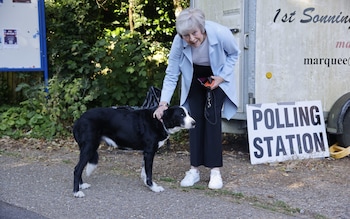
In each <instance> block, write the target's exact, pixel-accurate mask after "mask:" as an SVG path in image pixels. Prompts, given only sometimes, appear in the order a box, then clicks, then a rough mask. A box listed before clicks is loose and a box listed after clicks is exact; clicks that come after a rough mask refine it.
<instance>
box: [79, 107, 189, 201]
mask: <svg viewBox="0 0 350 219" xmlns="http://www.w3.org/2000/svg"><path fill="white" fill-rule="evenodd" d="M155 109H156V108H153V109H133V108H131V107H116V108H94V109H91V110H88V111H87V112H85V113H84V114H83V115H82V116H81V117H80V118H79V119H78V120H77V121H76V122H75V124H74V128H73V134H74V138H75V140H76V142H77V143H78V145H79V148H80V158H79V162H78V164H77V165H76V166H75V169H74V188H73V193H74V196H75V197H84V193H83V192H82V191H80V190H79V189H86V188H89V187H90V185H89V184H87V183H83V180H82V172H83V169H84V168H85V166H86V175H87V176H89V175H90V174H91V173H92V171H93V170H94V169H95V168H96V166H97V162H98V153H97V149H98V147H99V145H100V142H101V141H105V142H106V143H107V144H108V145H110V146H114V147H118V148H131V149H135V150H143V156H144V165H143V167H142V171H141V178H142V180H143V182H144V183H145V185H146V186H148V187H149V188H150V189H151V190H152V191H154V192H161V191H164V189H163V187H161V186H158V185H157V184H156V183H155V182H153V181H152V167H153V158H154V156H155V153H156V152H157V150H158V148H159V147H161V146H162V145H163V144H164V142H165V141H166V140H167V139H168V138H169V135H170V134H173V133H175V132H177V131H179V130H181V129H190V128H194V126H195V121H194V119H193V118H192V117H191V116H190V115H189V114H188V111H187V110H186V109H185V108H184V107H181V106H172V107H169V108H168V109H167V110H165V111H164V115H163V117H162V121H159V120H158V119H157V118H153V113H154V111H155Z"/></svg>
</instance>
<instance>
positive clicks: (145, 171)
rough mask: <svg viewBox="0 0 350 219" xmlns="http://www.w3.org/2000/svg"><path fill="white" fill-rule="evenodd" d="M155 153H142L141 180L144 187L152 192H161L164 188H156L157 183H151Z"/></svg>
mask: <svg viewBox="0 0 350 219" xmlns="http://www.w3.org/2000/svg"><path fill="white" fill-rule="evenodd" d="M154 155H155V153H150V152H144V153H143V159H144V165H143V167H142V170H141V178H142V180H143V182H144V183H145V185H146V186H147V187H149V188H150V189H151V190H152V191H153V192H162V191H164V188H163V187H162V186H158V185H157V183H155V182H153V181H152V168H153V159H154Z"/></svg>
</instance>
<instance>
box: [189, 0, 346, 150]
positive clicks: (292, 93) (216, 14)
mask: <svg viewBox="0 0 350 219" xmlns="http://www.w3.org/2000/svg"><path fill="white" fill-rule="evenodd" d="M191 7H195V8H200V9H202V10H203V11H204V12H205V15H206V19H207V20H212V21H216V22H218V23H221V24H223V25H225V26H227V27H229V28H230V29H231V30H232V33H233V34H234V35H235V37H236V40H237V41H238V43H239V45H240V48H241V51H242V53H241V55H240V59H239V63H238V64H237V66H236V77H237V79H238V80H237V88H238V90H237V92H238V96H239V109H238V112H237V114H236V115H235V117H234V118H233V120H230V121H227V120H225V119H223V121H222V124H223V132H228V133H246V132H247V123H246V118H247V116H246V105H247V104H255V103H257V104H258V103H277V102H295V101H311V100H321V102H322V107H323V111H324V118H325V120H326V124H327V132H328V133H329V134H330V137H331V138H332V137H333V136H335V137H336V138H337V140H338V141H339V144H340V145H343V146H349V145H350V1H349V0H337V1H334V0H266V1H263V0H215V1H214V0H191ZM331 138H330V139H331Z"/></svg>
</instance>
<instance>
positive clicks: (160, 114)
mask: <svg viewBox="0 0 350 219" xmlns="http://www.w3.org/2000/svg"><path fill="white" fill-rule="evenodd" d="M167 109H168V104H167V103H162V102H161V103H159V106H158V108H157V109H156V111H154V113H153V118H157V119H158V120H160V121H161V120H162V117H163V114H164V111H165V110H167Z"/></svg>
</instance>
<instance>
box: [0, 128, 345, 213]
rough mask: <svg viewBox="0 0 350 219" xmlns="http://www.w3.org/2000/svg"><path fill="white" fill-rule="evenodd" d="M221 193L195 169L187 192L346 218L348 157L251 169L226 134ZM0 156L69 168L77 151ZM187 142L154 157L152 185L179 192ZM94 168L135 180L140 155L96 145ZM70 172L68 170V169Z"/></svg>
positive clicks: (17, 149)
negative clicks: (196, 179) (198, 177)
mask: <svg viewBox="0 0 350 219" xmlns="http://www.w3.org/2000/svg"><path fill="white" fill-rule="evenodd" d="M223 139H224V140H223V145H224V151H223V154H224V167H223V168H222V170H221V171H222V176H223V180H224V188H223V189H222V190H220V191H215V192H214V191H212V190H209V189H208V188H207V184H208V182H209V174H210V171H209V170H208V169H206V168H203V167H202V168H200V171H201V181H200V182H199V183H198V184H196V185H195V186H194V187H193V188H191V189H192V190H198V192H199V193H200V192H201V193H203V194H206V195H208V196H215V197H220V198H223V199H225V200H232V201H233V202H240V203H242V202H246V203H249V204H251V205H254V206H256V207H258V208H263V209H267V210H269V211H276V212H281V213H283V214H286V215H294V216H296V217H298V218H341V219H345V218H350V189H349V186H350V175H349V173H350V157H349V156H348V157H345V158H342V159H339V160H335V159H333V158H324V159H308V160H294V161H286V162H283V163H276V164H260V165H251V164H250V160H249V153H248V146H247V139H246V138H245V137H244V136H234V135H229V134H226V135H224V138H223ZM0 145H1V147H0V158H1V156H16V157H21V158H23V159H28V160H30V161H32V162H40V161H45V162H47V161H54V162H57V161H58V160H59V161H60V162H64V163H65V164H71V165H72V167H74V165H75V164H76V162H77V160H78V155H79V151H78V146H77V144H76V143H75V142H74V140H73V139H72V138H69V139H64V140H54V141H44V140H38V139H20V140H13V139H9V138H1V139H0ZM188 150H189V149H188V142H187V141H186V140H183V139H182V140H181V141H180V140H179V137H178V136H177V137H176V136H175V137H173V138H171V140H170V141H169V144H168V145H167V146H164V147H163V148H161V149H160V150H159V152H158V154H157V155H156V157H155V161H154V169H153V177H154V181H155V182H157V183H158V184H161V185H166V186H167V187H171V188H175V189H179V190H184V189H183V188H181V187H179V182H180V180H181V179H182V178H183V177H184V174H185V171H187V170H188V168H189V152H188ZM99 154H100V161H99V168H98V169H97V171H96V172H95V173H94V174H101V173H109V172H113V174H120V175H124V176H130V177H139V173H140V167H141V163H142V152H139V151H122V150H118V149H112V148H109V147H107V146H104V145H101V148H100V150H99ZM72 172H73V169H72Z"/></svg>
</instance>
